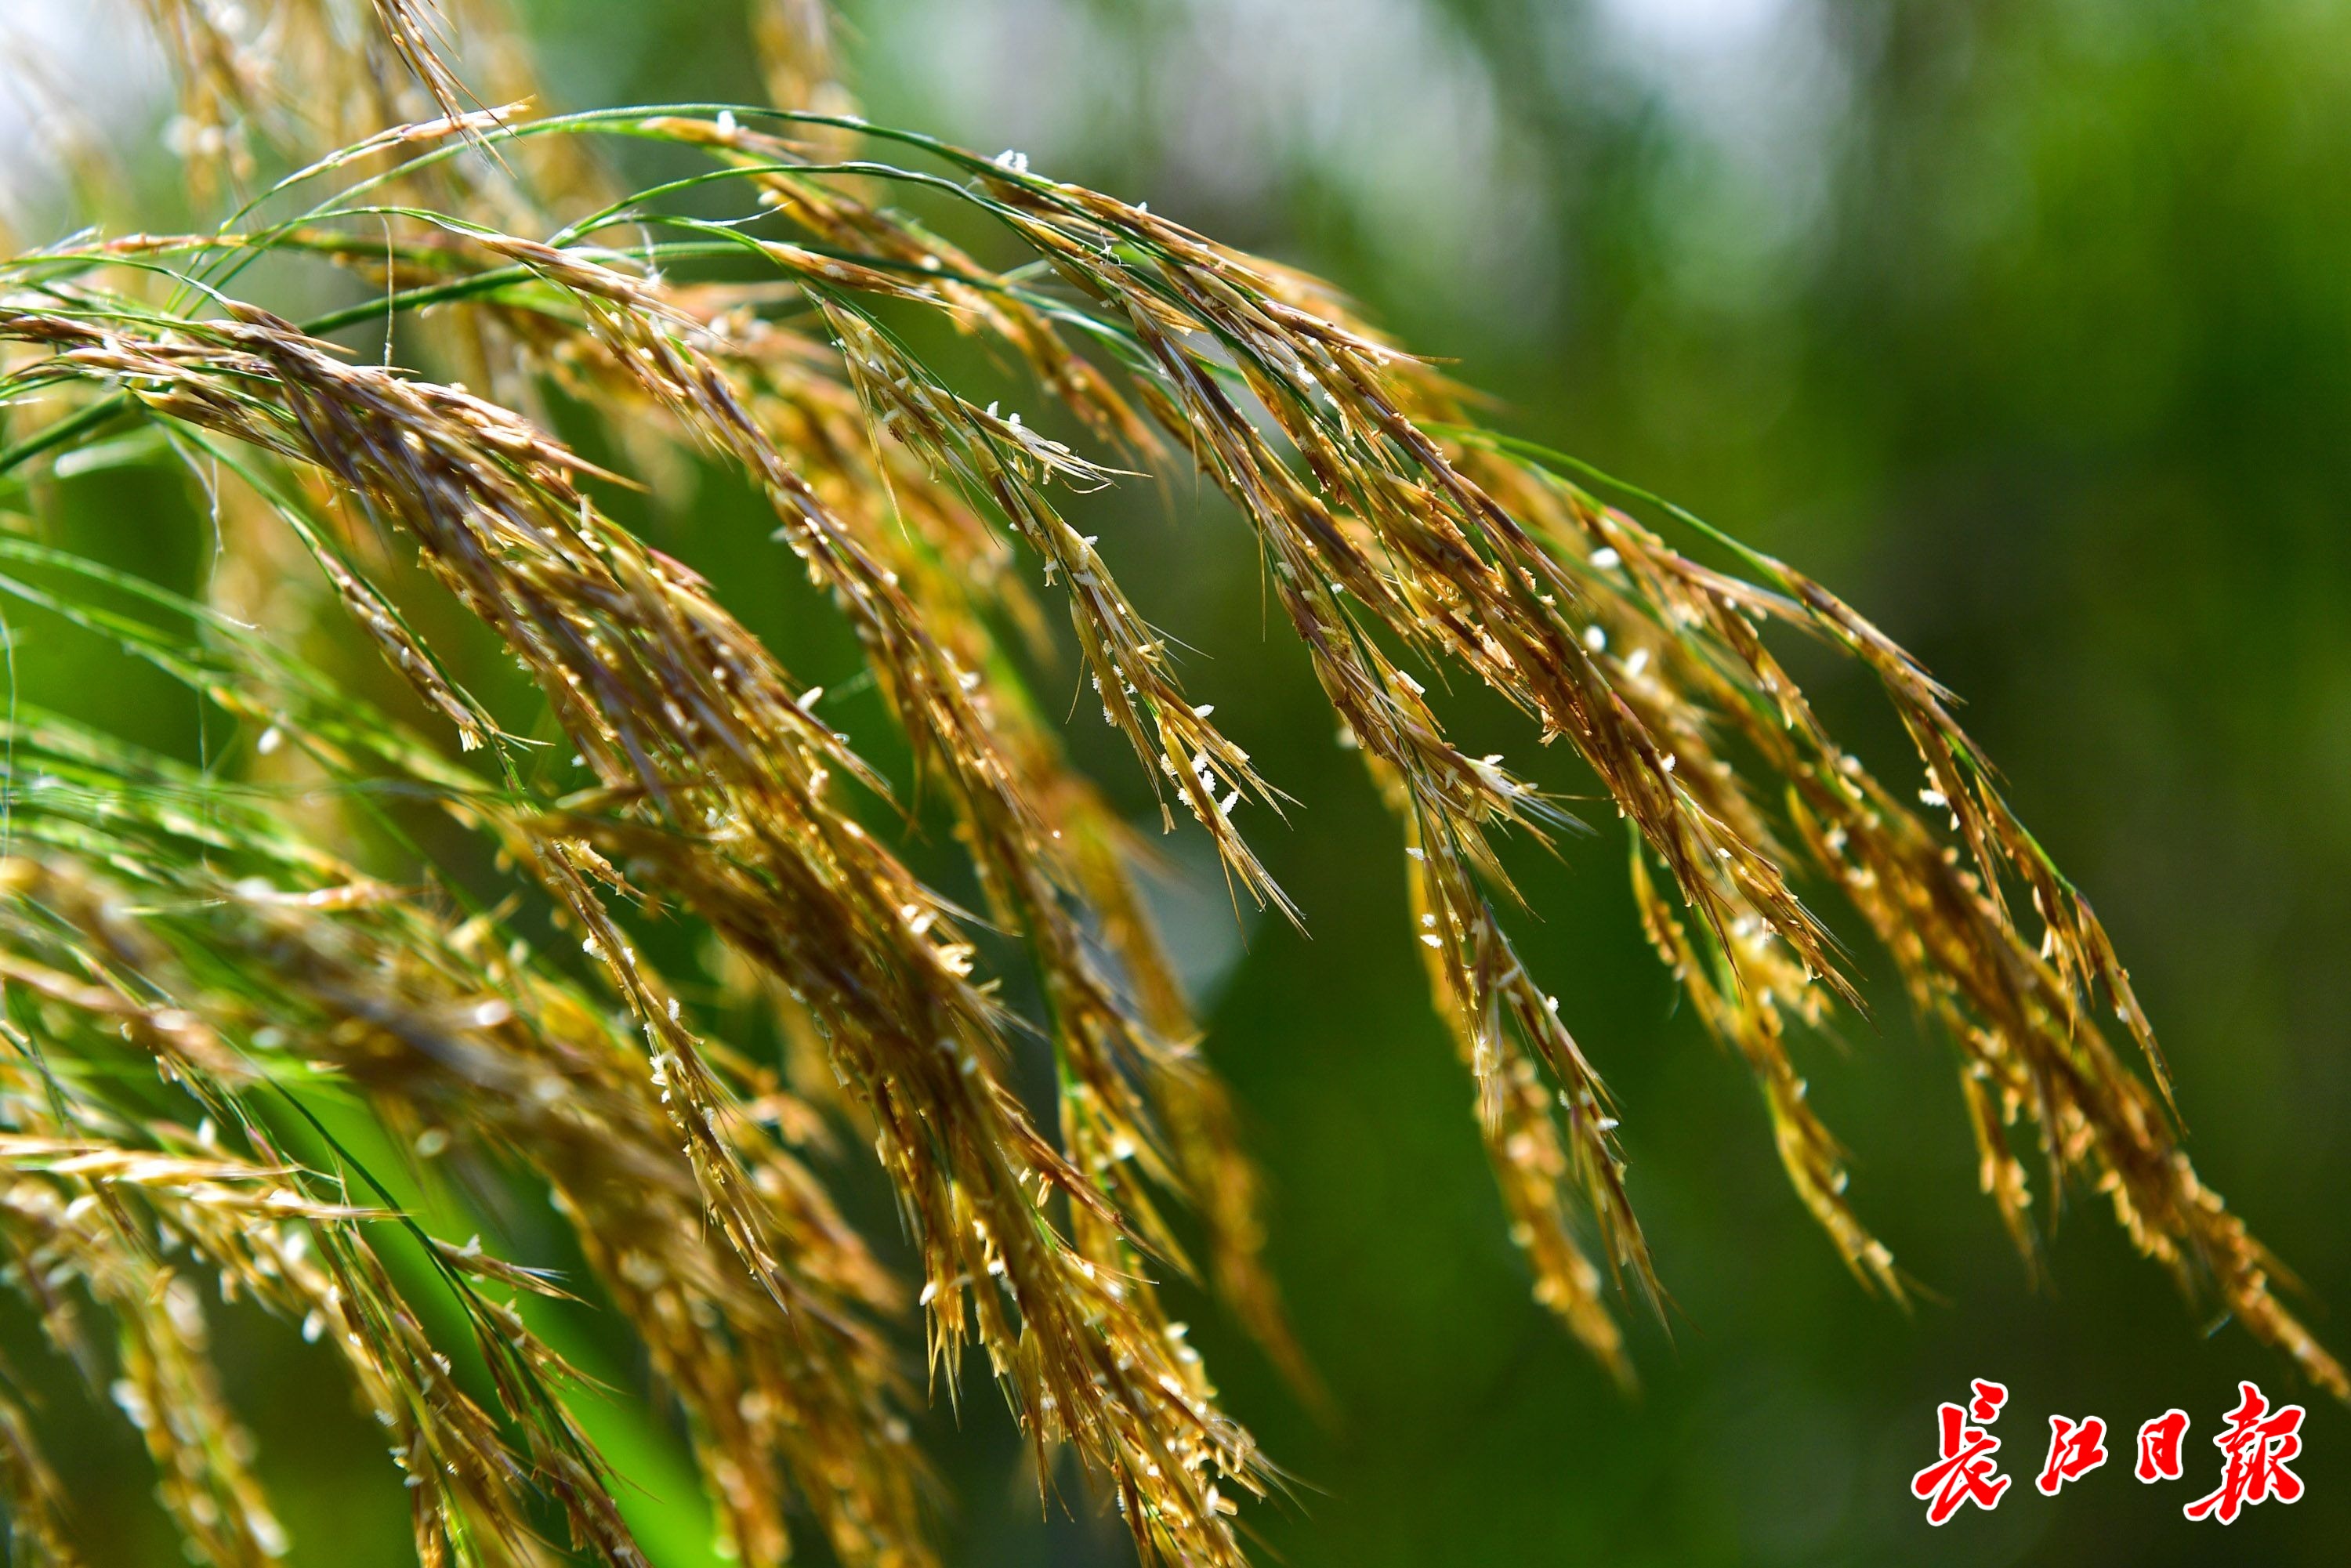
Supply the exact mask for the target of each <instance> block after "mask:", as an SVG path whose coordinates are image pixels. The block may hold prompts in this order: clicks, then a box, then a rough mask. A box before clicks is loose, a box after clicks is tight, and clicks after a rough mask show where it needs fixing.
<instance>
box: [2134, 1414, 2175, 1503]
mask: <svg viewBox="0 0 2351 1568" xmlns="http://www.w3.org/2000/svg"><path fill="white" fill-rule="evenodd" d="M2187 1437H2188V1412H2187V1411H2185V1410H2179V1409H2171V1410H2166V1411H2165V1412H2164V1413H2163V1414H2162V1415H2160V1416H2157V1417H2156V1418H2155V1419H2154V1420H2152V1421H2145V1422H2141V1423H2140V1424H2139V1429H2138V1469H2137V1470H2135V1471H2133V1472H2132V1473H2133V1474H2135V1475H2137V1477H2138V1479H2141V1480H2143V1481H2146V1482H2147V1483H2148V1484H2150V1485H2152V1484H2153V1483H2155V1482H2157V1481H2176V1480H2178V1479H2179V1478H2180V1475H2181V1474H2182V1471H2181V1469H2180V1464H2179V1445H2180V1444H2181V1443H2182V1442H2183V1441H2185V1440H2186V1439H2187Z"/></svg>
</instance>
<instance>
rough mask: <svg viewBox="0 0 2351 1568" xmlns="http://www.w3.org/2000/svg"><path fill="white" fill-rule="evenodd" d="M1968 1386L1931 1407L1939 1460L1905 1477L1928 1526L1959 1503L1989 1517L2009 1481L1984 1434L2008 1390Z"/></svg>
mask: <svg viewBox="0 0 2351 1568" xmlns="http://www.w3.org/2000/svg"><path fill="white" fill-rule="evenodd" d="M1970 1388H1971V1390H1972V1391H1973V1393H1974V1397H1973V1398H1971V1399H1970V1400H1969V1401H1968V1402H1967V1404H1965V1405H1963V1406H1962V1405H1952V1404H1949V1403H1946V1404H1943V1405H1939V1406H1936V1411H1935V1414H1936V1416H1937V1420H1938V1436H1939V1437H1940V1440H1941V1442H1940V1454H1939V1457H1938V1458H1937V1459H1936V1460H1935V1462H1934V1463H1933V1464H1931V1465H1928V1467H1927V1468H1926V1469H1923V1470H1920V1471H1919V1472H1918V1473H1917V1475H1915V1476H1913V1477H1911V1478H1910V1495H1911V1496H1913V1497H1915V1498H1917V1499H1919V1500H1922V1501H1924V1502H1925V1503H1926V1504H1927V1522H1928V1523H1929V1524H1942V1523H1945V1522H1946V1521H1949V1519H1950V1517H1951V1515H1953V1514H1955V1513H1957V1512H1959V1505H1960V1504H1962V1503H1970V1502H1971V1503H1973V1504H1975V1505H1976V1506H1977V1507H1978V1508H1980V1509H1982V1510H1984V1511H1986V1512H1990V1511H1991V1510H1992V1509H1994V1508H1996V1507H1997V1506H1999V1503H2000V1497H2001V1493H2002V1492H2004V1491H2006V1490H2008V1483H2009V1478H2008V1477H2006V1476H2004V1475H2001V1473H2000V1467H1999V1465H1998V1464H1997V1463H1995V1462H1994V1460H1993V1458H1992V1455H1993V1454H1994V1453H1996V1452H1998V1451H1999V1449H2000V1439H1999V1438H1998V1437H1993V1436H1992V1435H1991V1433H1989V1432H1987V1431H1985V1430H1984V1427H1988V1426H1990V1425H1991V1423H1992V1422H1993V1421H1994V1420H1996V1419H1998V1418H1999V1416H2000V1407H2001V1406H2002V1405H2005V1404H2007V1403H2008V1387H2007V1385H2005V1384H2000V1383H1991V1382H1987V1381H1986V1380H1985V1379H1983V1378H1980V1377H1979V1378H1975V1379H1973V1380H1972V1381H1971V1383H1970ZM2296 1490H2300V1488H2299V1486H2298V1485H2297V1488H2296Z"/></svg>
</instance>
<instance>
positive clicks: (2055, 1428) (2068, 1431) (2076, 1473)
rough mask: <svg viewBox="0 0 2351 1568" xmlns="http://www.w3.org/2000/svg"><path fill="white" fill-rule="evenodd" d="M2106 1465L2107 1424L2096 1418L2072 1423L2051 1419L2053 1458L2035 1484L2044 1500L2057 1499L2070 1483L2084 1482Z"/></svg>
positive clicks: (2051, 1450) (2051, 1455)
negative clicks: (2060, 1490)
mask: <svg viewBox="0 0 2351 1568" xmlns="http://www.w3.org/2000/svg"><path fill="white" fill-rule="evenodd" d="M2105 1462H2106V1424H2105V1421H2103V1420H2101V1419H2100V1418H2099V1417H2097V1416H2085V1417H2083V1418H2082V1419H2081V1420H2079V1421H2069V1420H2067V1419H2066V1418H2065V1417H2064V1416H2050V1417H2049V1457H2048V1458H2046V1459H2044V1460H2043V1461H2042V1464H2041V1475H2040V1478H2039V1479H2036V1480H2035V1481H2034V1482H2033V1483H2032V1484H2033V1486H2034V1487H2036V1488H2038V1489H2039V1490H2040V1492H2041V1495H2042V1496H2043V1497H2055V1496H2056V1495H2057V1489H2058V1488H2060V1487H2062V1486H2064V1484H2065V1483H2066V1482H2067V1481H2077V1480H2080V1479H2082V1478H2083V1477H2084V1476H2086V1475H2088V1474H2089V1473H2090V1472H2091V1471H2092V1470H2095V1469H2097V1468H2098V1467H2099V1466H2100V1465H2103V1464H2105Z"/></svg>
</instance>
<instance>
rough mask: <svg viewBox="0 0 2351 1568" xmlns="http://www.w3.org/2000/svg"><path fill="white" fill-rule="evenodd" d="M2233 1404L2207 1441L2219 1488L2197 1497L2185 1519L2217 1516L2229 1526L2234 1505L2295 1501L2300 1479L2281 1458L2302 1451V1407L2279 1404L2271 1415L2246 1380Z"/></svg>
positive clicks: (2236, 1508) (2234, 1518) (2299, 1493)
mask: <svg viewBox="0 0 2351 1568" xmlns="http://www.w3.org/2000/svg"><path fill="white" fill-rule="evenodd" d="M2237 1394H2238V1399H2237V1407H2236V1408H2235V1409H2234V1410H2231V1411H2230V1412H2229V1416H2228V1425H2227V1427H2225V1428H2224V1429H2223V1430H2222V1431H2221V1433H2220V1436H2219V1437H2215V1438H2213V1439H2212V1446H2213V1447H2214V1448H2218V1449H2220V1490H2218V1491H2215V1492H2213V1493H2211V1494H2210V1496H2206V1497H2199V1498H2198V1499H2197V1500H2195V1501H2194V1502H2191V1503H2189V1505H2188V1506H2187V1508H2186V1509H2185V1510H2183V1511H2184V1512H2185V1513H2186V1514H2187V1515H2188V1517H2189V1518H2190V1519H2207V1518H2210V1519H2217V1520H2219V1521H2220V1522H2221V1523H2223V1524H2234V1523H2235V1522H2236V1521H2237V1512H2238V1511H2239V1510H2240V1509H2242V1508H2247V1507H2250V1506H2251V1505H2252V1504H2253V1503H2257V1502H2267V1501H2268V1500H2270V1499H2272V1498H2275V1499H2277V1500H2278V1501H2280V1502H2297V1501H2299V1500H2301V1498H2302V1478H2301V1477H2300V1476H2297V1475H2295V1474H2294V1472H2293V1471H2292V1470H2290V1469H2286V1468H2285V1462H2286V1461H2287V1460H2288V1459H2291V1458H2294V1456H2295V1455H2296V1454H2299V1453H2300V1452H2302V1406H2299V1405H2283V1406H2279V1407H2278V1408H2277V1410H2276V1411H2275V1412H2274V1413H2273V1412H2272V1411H2271V1409H2270V1402H2269V1401H2268V1400H2267V1399H2265V1398H2263V1397H2262V1391H2261V1390H2260V1389H2259V1388H2257V1387H2255V1386H2254V1385H2252V1384H2250V1383H2240V1384H2238V1385H2237Z"/></svg>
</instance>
